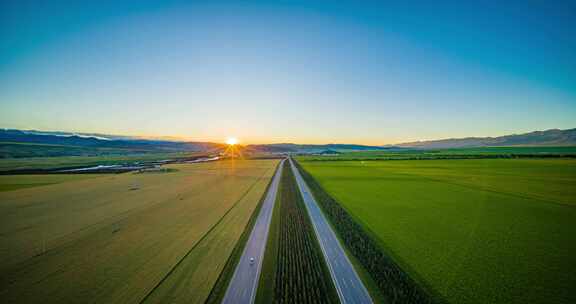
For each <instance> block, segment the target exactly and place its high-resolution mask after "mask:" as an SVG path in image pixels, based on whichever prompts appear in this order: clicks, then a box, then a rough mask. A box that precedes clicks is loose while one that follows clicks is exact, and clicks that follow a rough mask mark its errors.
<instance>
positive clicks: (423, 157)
mask: <svg viewBox="0 0 576 304" xmlns="http://www.w3.org/2000/svg"><path fill="white" fill-rule="evenodd" d="M498 158H502V159H514V158H546V159H550V158H576V154H454V155H450V154H443V155H407V156H376V157H338V156H336V157H319V158H308V159H306V161H337V160H342V161H372V160H439V159H498Z"/></svg>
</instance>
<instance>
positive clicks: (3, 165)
mask: <svg viewBox="0 0 576 304" xmlns="http://www.w3.org/2000/svg"><path fill="white" fill-rule="evenodd" d="M204 154H205V153H200V152H197V153H194V152H174V153H142V154H132V155H106V156H61V157H26V158H0V172H2V171H9V170H37V169H41V170H42V169H44V170H45V169H55V168H62V167H75V166H96V165H114V164H122V163H126V162H139V161H158V160H165V159H178V158H186V157H191V156H197V155H204Z"/></svg>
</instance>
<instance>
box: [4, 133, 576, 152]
mask: <svg viewBox="0 0 576 304" xmlns="http://www.w3.org/2000/svg"><path fill="white" fill-rule="evenodd" d="M574 145H576V128H575V129H568V130H559V129H551V130H546V131H535V132H530V133H525V134H514V135H506V136H499V137H467V138H451V139H441V140H429V141H416V142H409V143H402V144H397V145H385V146H368V145H356V144H323V145H309V144H294V143H278V144H261V145H247V146H242V147H240V149H243V150H244V151H246V152H248V153H250V152H256V153H259V152H269V153H283V152H292V153H323V152H327V151H328V152H334V151H338V152H346V151H368V150H392V151H393V150H402V149H448V148H473V147H497V146H574ZM225 148H226V145H225V144H222V143H213V142H190V141H176V140H166V139H143V138H141V137H131V136H118V135H107V134H97V133H70V132H60V131H36V130H16V129H0V158H11V157H37V156H76V155H83V156H92V155H114V154H134V153H160V152H163V153H166V152H218V151H222V150H224V149H225Z"/></svg>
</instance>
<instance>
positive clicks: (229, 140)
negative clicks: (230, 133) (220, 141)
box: [226, 137, 238, 146]
mask: <svg viewBox="0 0 576 304" xmlns="http://www.w3.org/2000/svg"><path fill="white" fill-rule="evenodd" d="M226 143H227V144H229V145H231V146H233V145H235V144H237V143H238V140H237V139H236V138H235V137H230V138H228V139H227V140H226Z"/></svg>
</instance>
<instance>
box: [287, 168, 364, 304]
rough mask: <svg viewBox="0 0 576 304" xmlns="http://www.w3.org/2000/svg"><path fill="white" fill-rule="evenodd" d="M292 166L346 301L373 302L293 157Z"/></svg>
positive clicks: (315, 228)
mask: <svg viewBox="0 0 576 304" xmlns="http://www.w3.org/2000/svg"><path fill="white" fill-rule="evenodd" d="M290 166H291V168H292V171H293V172H294V176H295V177H296V183H297V184H298V188H299V189H300V193H301V194H302V198H303V199H304V203H305V205H306V208H307V209H308V214H309V215H310V218H311V220H312V224H313V226H314V231H315V233H316V237H317V238H318V241H319V243H320V248H321V249H322V253H323V254H324V259H325V260H326V264H327V265H328V269H329V270H330V275H331V276H332V280H333V281H334V285H335V286H336V291H338V297H339V298H340V301H341V302H342V303H344V304H352V303H353V304H365V303H372V298H371V297H370V294H369V293H368V290H367V289H366V287H365V286H364V284H363V283H362V281H361V280H360V277H359V276H358V273H357V272H356V270H355V269H354V267H353V266H352V263H351V262H350V259H348V257H347V256H346V253H345V251H344V248H343V247H342V245H341V244H340V241H339V240H338V238H337V237H336V234H335V233H334V231H333V230H332V227H331V226H330V224H329V223H328V220H327V219H326V218H325V217H324V214H323V213H322V211H321V210H320V206H318V203H317V202H316V199H314V196H313V195H312V192H310V189H309V188H308V185H306V182H305V181H304V179H303V178H302V176H301V175H300V172H299V171H298V169H297V168H296V166H295V165H294V163H293V162H292V159H290Z"/></svg>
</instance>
